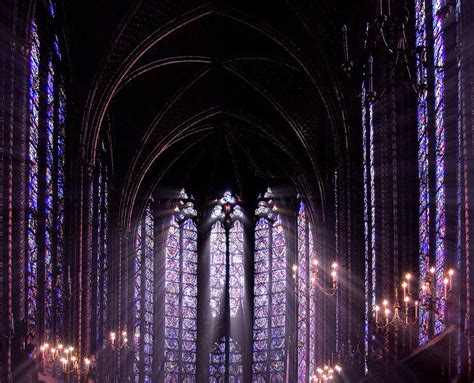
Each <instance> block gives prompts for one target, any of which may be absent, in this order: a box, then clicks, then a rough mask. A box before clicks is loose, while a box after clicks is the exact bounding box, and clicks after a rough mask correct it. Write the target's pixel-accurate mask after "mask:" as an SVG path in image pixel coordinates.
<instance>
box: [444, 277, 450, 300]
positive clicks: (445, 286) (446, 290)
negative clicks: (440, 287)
mask: <svg viewBox="0 0 474 383" xmlns="http://www.w3.org/2000/svg"><path fill="white" fill-rule="evenodd" d="M443 283H444V299H446V298H447V297H448V283H449V280H448V278H444V279H443Z"/></svg>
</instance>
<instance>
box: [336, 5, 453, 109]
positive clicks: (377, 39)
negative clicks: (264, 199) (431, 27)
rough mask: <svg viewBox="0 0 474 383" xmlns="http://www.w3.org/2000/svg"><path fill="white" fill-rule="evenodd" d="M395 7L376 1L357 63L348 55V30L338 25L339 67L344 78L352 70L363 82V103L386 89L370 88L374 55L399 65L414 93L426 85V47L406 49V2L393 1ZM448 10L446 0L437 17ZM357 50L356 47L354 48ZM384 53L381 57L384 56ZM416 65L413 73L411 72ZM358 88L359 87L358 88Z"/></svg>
mask: <svg viewBox="0 0 474 383" xmlns="http://www.w3.org/2000/svg"><path fill="white" fill-rule="evenodd" d="M394 3H395V4H396V5H397V7H396V8H395V7H394V9H393V10H392V9H391V8H390V1H388V2H387V3H386V5H387V6H386V7H385V9H384V0H379V5H378V14H377V16H376V17H375V18H374V19H373V20H372V21H369V22H367V23H366V31H365V39H364V44H363V47H362V49H361V51H362V55H361V59H360V60H359V62H358V63H355V62H354V61H353V60H351V58H350V56H349V45H348V35H347V34H348V30H347V26H346V25H343V26H342V42H343V64H342V66H341V67H342V70H343V72H344V73H345V75H346V76H347V77H354V72H356V73H358V77H360V78H361V81H362V82H365V84H366V93H365V94H366V100H365V101H366V102H373V101H374V100H376V99H377V98H380V97H382V95H383V94H384V93H385V91H386V90H387V89H388V86H389V85H387V84H382V85H381V86H380V89H378V91H376V90H375V89H374V57H376V56H378V57H380V58H381V61H383V62H387V63H389V65H391V66H392V68H401V72H402V73H404V77H405V81H406V83H408V85H409V86H410V87H411V88H412V89H413V91H414V92H415V93H416V94H424V93H425V92H426V90H427V88H428V86H427V79H426V75H425V72H426V68H428V66H433V63H429V62H428V60H427V52H426V47H425V46H423V45H418V46H415V47H412V48H410V47H409V44H408V40H407V36H406V28H407V25H408V22H409V20H410V12H409V10H408V8H407V6H406V2H404V1H400V2H398V1H397V2H394ZM451 10H452V5H451V4H450V1H447V4H446V5H445V6H443V7H442V8H441V10H440V12H439V15H438V17H446V16H447V15H448V14H449V13H450V12H451ZM358 51H359V50H358ZM384 56H385V57H384ZM414 68H416V75H413V73H412V71H413V69H414ZM359 89H360V88H359Z"/></svg>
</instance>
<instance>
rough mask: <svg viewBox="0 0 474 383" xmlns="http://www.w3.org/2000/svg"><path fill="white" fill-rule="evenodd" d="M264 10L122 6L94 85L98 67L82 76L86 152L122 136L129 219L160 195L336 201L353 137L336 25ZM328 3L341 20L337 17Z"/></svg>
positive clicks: (298, 11)
mask: <svg viewBox="0 0 474 383" xmlns="http://www.w3.org/2000/svg"><path fill="white" fill-rule="evenodd" d="M254 3H259V4H254ZM263 3H266V2H262V4H260V2H233V1H227V2H216V3H211V4H209V3H201V2H199V1H195V0H192V1H191V0H186V1H184V0H183V1H181V2H180V1H159V2H158V1H152V0H148V1H146V0H143V1H140V2H134V3H133V6H132V5H130V7H129V10H128V11H125V10H126V9H127V7H126V6H124V5H122V8H120V9H122V13H120V12H119V13H118V14H117V15H115V17H116V19H117V20H121V21H120V22H119V23H118V25H119V27H118V30H117V31H116V32H115V34H113V33H110V31H107V32H104V33H106V34H108V35H110V39H111V42H109V43H108V44H107V46H106V47H104V51H103V52H102V55H103V57H102V59H101V60H102V64H98V63H97V64H96V65H97V69H96V71H95V74H94V77H93V79H92V80H89V82H88V81H87V79H91V78H92V77H90V75H91V73H93V72H94V71H91V66H93V64H91V63H89V65H88V66H86V67H85V69H84V70H83V71H82V72H81V71H80V70H79V71H78V73H77V76H78V77H80V76H83V80H86V81H84V83H85V84H90V86H89V87H88V89H89V92H88V94H87V98H85V97H86V95H85V93H86V92H85V91H84V90H83V89H78V90H77V91H78V94H80V95H81V93H82V96H83V97H84V99H85V100H86V101H85V108H84V110H85V112H84V118H83V124H82V130H81V134H82V140H83V154H82V155H83V157H85V158H86V159H89V160H92V161H93V160H94V147H95V145H96V142H97V139H98V137H99V136H100V135H101V134H103V133H101V132H103V131H104V130H107V129H108V130H109V131H110V137H112V144H113V148H114V149H113V150H114V153H115V155H114V169H115V174H114V177H115V180H116V184H117V185H122V186H123V187H122V188H120V189H121V190H119V191H118V192H119V193H120V205H121V210H122V219H123V220H124V221H125V222H128V221H130V218H131V217H132V214H133V211H134V209H135V211H138V210H140V208H139V206H140V203H138V201H143V199H144V198H145V197H146V196H147V195H148V194H149V193H150V192H151V191H152V190H153V189H154V188H156V187H176V188H179V187H186V188H187V189H188V190H192V191H193V192H194V193H195V194H198V195H200V196H201V197H202V196H203V195H208V196H212V195H215V194H218V193H220V192H222V191H223V190H224V189H227V188H231V189H233V190H234V191H235V192H237V193H239V194H241V195H243V196H245V195H252V194H253V193H255V192H257V191H259V189H260V190H263V189H264V188H265V187H266V186H269V185H292V186H294V187H296V188H297V189H299V190H301V191H302V192H303V193H305V194H306V195H307V196H308V198H310V199H312V200H314V201H319V202H322V201H324V199H325V195H324V194H325V184H326V183H327V182H328V180H329V179H330V178H331V174H332V172H333V170H334V166H335V164H336V160H339V161H340V160H341V158H340V157H341V156H343V154H344V151H345V149H346V147H345V146H346V143H345V142H346V139H347V136H346V135H347V128H346V127H345V125H344V123H343V122H344V114H343V105H342V103H341V101H340V99H339V91H338V88H337V85H336V84H337V76H338V73H337V69H334V67H333V66H332V61H333V58H332V57H333V56H334V52H331V53H330V54H327V53H326V52H328V51H327V50H326V49H327V44H328V43H330V39H329V37H328V39H327V40H324V38H325V35H326V34H327V35H328V36H332V35H331V34H330V33H328V32H329V31H330V29H328V30H327V31H325V30H324V28H331V25H329V22H328V24H327V25H325V24H324V20H312V22H313V23H314V24H313V25H310V26H308V20H303V19H302V16H301V15H302V11H304V7H305V6H306V5H304V4H303V3H301V6H299V5H298V6H297V5H294V4H290V3H287V2H285V1H275V2H271V3H270V2H269V3H267V4H266V5H265V6H263ZM320 3H321V4H320V11H321V15H324V14H325V13H326V15H327V19H328V20H329V19H330V17H329V16H330V15H331V12H333V11H334V10H331V8H330V7H329V6H328V5H325V4H324V2H320ZM315 6H316V5H315V4H310V5H308V6H307V7H308V15H311V12H310V11H311V10H313V11H314V7H315ZM269 7H270V8H269ZM127 12H128V13H127ZM303 14H304V12H303ZM332 21H334V20H332ZM318 26H319V27H320V28H321V29H320V30H319V29H318ZM314 30H316V31H317V33H318V34H319V36H316V35H315V34H314V33H313V32H314ZM318 37H319V39H318ZM73 51H74V50H73ZM316 203H317V202H316Z"/></svg>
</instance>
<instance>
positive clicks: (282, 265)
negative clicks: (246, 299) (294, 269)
mask: <svg viewBox="0 0 474 383" xmlns="http://www.w3.org/2000/svg"><path fill="white" fill-rule="evenodd" d="M255 215H256V219H257V223H256V227H255V253H254V281H255V284H254V324H253V364H252V376H253V378H252V380H253V381H254V382H284V381H285V372H286V368H285V366H286V316H287V299H286V290H287V289H286V277H287V269H288V266H287V256H286V238H285V233H284V231H283V225H282V223H281V220H280V217H279V214H278V209H277V207H276V206H275V202H274V199H273V193H272V191H271V190H270V189H268V190H267V192H266V193H265V195H264V197H263V198H260V199H259V203H258V208H257V210H256V211H255Z"/></svg>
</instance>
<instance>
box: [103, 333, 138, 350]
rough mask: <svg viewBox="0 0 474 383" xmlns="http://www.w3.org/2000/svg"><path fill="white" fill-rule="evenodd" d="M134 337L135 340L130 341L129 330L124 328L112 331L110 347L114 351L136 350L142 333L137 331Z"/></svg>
mask: <svg viewBox="0 0 474 383" xmlns="http://www.w3.org/2000/svg"><path fill="white" fill-rule="evenodd" d="M117 334H118V336H117ZM134 338H135V341H134V342H130V339H129V338H128V332H127V330H123V331H121V332H115V331H111V332H110V336H109V339H110V347H111V349H112V351H120V350H122V349H128V350H134V349H135V348H136V347H137V346H138V342H139V340H140V334H139V333H135V334H134Z"/></svg>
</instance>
